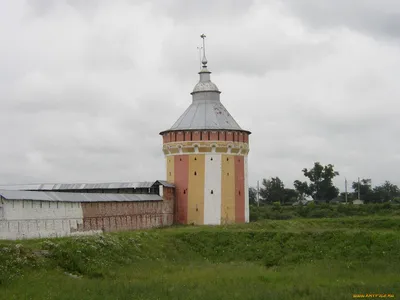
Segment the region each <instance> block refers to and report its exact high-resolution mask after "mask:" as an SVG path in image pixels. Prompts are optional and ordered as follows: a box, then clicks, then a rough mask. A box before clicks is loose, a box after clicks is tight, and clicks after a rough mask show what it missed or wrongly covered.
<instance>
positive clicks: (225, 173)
mask: <svg viewBox="0 0 400 300" xmlns="http://www.w3.org/2000/svg"><path fill="white" fill-rule="evenodd" d="M221 160H222V161H221V223H222V224H225V223H233V222H235V161H234V156H233V155H229V154H222V157H221Z"/></svg>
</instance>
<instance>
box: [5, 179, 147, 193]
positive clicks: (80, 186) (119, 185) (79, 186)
mask: <svg viewBox="0 0 400 300" xmlns="http://www.w3.org/2000/svg"><path fill="white" fill-rule="evenodd" d="M154 183H155V181H152V182H150V181H143V182H111V183H67V184H65V183H46V184H17V185H2V186H0V189H5V190H20V191H23V190H36V191H43V190H48V191H57V190H90V189H124V188H125V189H129V188H133V189H137V188H151V187H152V186H153V185H154Z"/></svg>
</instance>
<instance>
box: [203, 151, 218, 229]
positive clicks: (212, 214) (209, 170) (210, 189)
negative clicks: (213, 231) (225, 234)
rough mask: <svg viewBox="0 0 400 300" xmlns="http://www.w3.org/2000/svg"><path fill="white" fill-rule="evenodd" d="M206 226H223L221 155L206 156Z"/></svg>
mask: <svg viewBox="0 0 400 300" xmlns="http://www.w3.org/2000/svg"><path fill="white" fill-rule="evenodd" d="M204 224H210V225H219V224H221V155H218V154H206V156H205V184H204Z"/></svg>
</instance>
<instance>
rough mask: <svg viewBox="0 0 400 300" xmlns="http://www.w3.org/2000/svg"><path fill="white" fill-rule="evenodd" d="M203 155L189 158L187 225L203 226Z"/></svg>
mask: <svg viewBox="0 0 400 300" xmlns="http://www.w3.org/2000/svg"><path fill="white" fill-rule="evenodd" d="M204 173H205V155H204V154H196V155H190V156H189V187H188V193H189V194H188V217H187V222H188V224H191V223H194V224H197V225H202V224H204V179H205V177H204V176H205V174H204Z"/></svg>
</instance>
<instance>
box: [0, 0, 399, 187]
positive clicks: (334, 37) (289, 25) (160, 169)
mask: <svg viewBox="0 0 400 300" xmlns="http://www.w3.org/2000/svg"><path fill="white" fill-rule="evenodd" d="M0 25H1V26H0V43H1V47H0V99H1V100H0V134H1V143H0V145H1V147H0V166H1V167H0V183H2V184H8V183H10V184H12V183H36V182H96V181H107V182H109V181H141V180H149V181H151V180H155V179H164V178H165V161H164V157H163V153H162V151H161V149H162V139H161V136H159V135H158V133H159V132H160V131H162V130H165V129H168V128H170V127H171V126H172V124H173V123H174V122H175V121H176V120H177V119H178V117H179V116H180V115H181V114H182V113H183V112H184V110H185V109H186V108H187V107H188V106H189V105H190V103H191V100H192V97H191V95H190V92H191V91H192V90H193V87H194V86H195V84H196V83H197V81H198V74H197V72H198V71H199V53H198V50H197V47H199V46H201V45H202V40H201V39H200V34H202V33H205V34H206V35H207V39H206V47H207V53H206V54H207V60H208V69H209V70H210V71H211V72H213V74H212V81H213V82H214V83H215V84H216V85H217V86H218V88H219V89H220V91H222V94H221V102H222V103H223V104H224V105H225V106H226V108H227V109H228V111H229V112H230V113H231V114H232V116H233V117H234V118H235V120H236V121H237V122H238V123H239V125H240V126H241V127H242V128H243V129H246V130H250V131H251V132H252V135H251V136H250V154H249V184H250V185H251V186H254V185H255V184H256V181H257V180H258V179H262V178H264V177H265V178H266V177H271V176H279V177H280V178H281V179H282V180H283V181H284V183H285V184H286V185H288V186H291V185H292V183H293V181H294V180H295V179H302V178H303V176H302V172H301V169H302V168H304V167H312V165H313V163H314V162H315V161H319V162H321V163H322V164H329V163H331V164H333V165H335V167H336V169H337V170H338V171H339V172H340V176H339V178H337V180H336V184H337V185H338V187H339V188H340V189H341V190H342V191H343V189H344V187H343V182H344V177H347V179H348V180H349V181H355V180H356V179H357V177H358V176H360V177H364V178H372V183H373V184H381V183H382V182H383V181H384V180H390V181H392V182H393V183H395V184H398V185H400V177H399V175H398V170H397V169H398V166H399V165H400V142H399V140H398V138H397V137H398V136H399V133H400V121H399V119H400V118H399V117H400V112H399V108H400V101H399V98H400V88H399V84H398V81H399V75H400V71H399V70H400V2H399V1H398V0H381V1H376V0H353V1H345V0H336V1H332V0H314V1H313V0H302V1H298V0H281V1H278V0H269V1H256V0H254V1H250V0H247V1H241V0H240V1H239V0H237V1H233V0H232V1H228V0H219V1H212V0H203V1H194V0H191V1H188V0H180V1H173V0H158V1H156V0H155V1H139V0H137V1H128V0H121V1H107V0H87V1H81V0H58V1H53V0H29V1H22V0H14V1H2V2H1V3H0Z"/></svg>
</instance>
